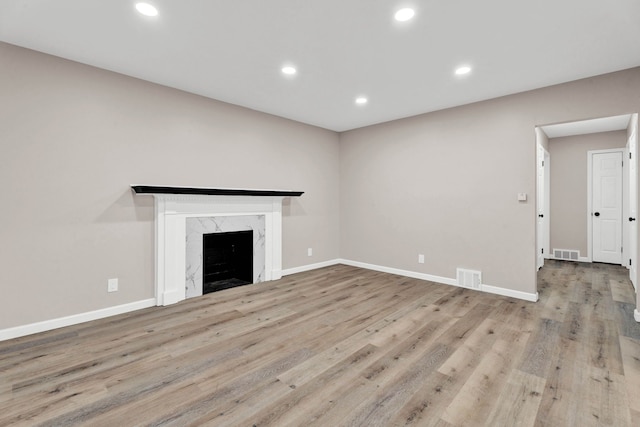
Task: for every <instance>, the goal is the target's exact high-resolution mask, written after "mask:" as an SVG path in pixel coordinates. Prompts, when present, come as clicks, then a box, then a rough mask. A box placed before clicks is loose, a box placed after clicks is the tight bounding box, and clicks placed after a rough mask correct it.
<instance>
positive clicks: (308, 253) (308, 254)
mask: <svg viewBox="0 0 640 427" xmlns="http://www.w3.org/2000/svg"><path fill="white" fill-rule="evenodd" d="M307 256H313V248H308V249H307Z"/></svg>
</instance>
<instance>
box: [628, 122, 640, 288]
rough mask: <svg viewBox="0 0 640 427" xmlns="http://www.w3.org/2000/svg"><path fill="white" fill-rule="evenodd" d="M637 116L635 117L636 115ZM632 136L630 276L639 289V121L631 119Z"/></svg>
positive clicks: (629, 145)
mask: <svg viewBox="0 0 640 427" xmlns="http://www.w3.org/2000/svg"><path fill="white" fill-rule="evenodd" d="M634 118H635V117H634ZM631 126H633V127H632V129H631V136H630V137H629V142H628V149H629V218H628V221H629V261H630V265H629V278H630V279H631V283H633V287H634V288H636V289H637V285H636V281H637V275H636V274H637V266H636V263H637V259H638V258H637V254H638V225H637V224H638V196H637V194H638V193H637V192H638V167H637V162H638V161H637V152H638V122H637V119H636V120H633V119H632V120H631Z"/></svg>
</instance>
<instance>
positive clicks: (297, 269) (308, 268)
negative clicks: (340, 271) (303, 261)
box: [282, 258, 340, 276]
mask: <svg viewBox="0 0 640 427" xmlns="http://www.w3.org/2000/svg"><path fill="white" fill-rule="evenodd" d="M338 264H340V259H337V258H336V259H331V260H329V261H322V262H316V263H314V264H307V265H302V266H300V267H293V268H286V269H284V270H282V275H283V276H289V275H291V274H296V273H302V272H305V271H311V270H317V269H318V268H323V267H331V266H332V265H338Z"/></svg>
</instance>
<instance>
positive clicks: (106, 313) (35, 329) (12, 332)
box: [0, 298, 156, 341]
mask: <svg viewBox="0 0 640 427" xmlns="http://www.w3.org/2000/svg"><path fill="white" fill-rule="evenodd" d="M155 305H156V300H155V298H150V299H146V300H142V301H136V302H131V303H128V304H122V305H116V306H115V307H108V308H103V309H100V310H95V311H89V312H86V313H80V314H74V315H71V316H66V317H59V318H57V319H52V320H45V321H43V322H37V323H31V324H28V325H22V326H16V327H14V328H8V329H2V330H0V341H4V340H9V339H12V338H18V337H23V336H26V335H31V334H37V333H39V332H44V331H50V330H52V329H58V328H62V327H64V326H71V325H77V324H79V323H83V322H89V321H91V320H97V319H103V318H105V317H110V316H115V315H117V314H123V313H128V312H130V311H135V310H140V309H143V308H148V307H153V306H155Z"/></svg>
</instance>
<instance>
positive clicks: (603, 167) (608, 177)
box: [591, 151, 622, 264]
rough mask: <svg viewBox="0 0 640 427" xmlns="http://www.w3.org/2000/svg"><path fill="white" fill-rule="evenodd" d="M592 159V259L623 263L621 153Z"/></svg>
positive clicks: (601, 155)
mask: <svg viewBox="0 0 640 427" xmlns="http://www.w3.org/2000/svg"><path fill="white" fill-rule="evenodd" d="M591 159H592V187H591V189H592V197H591V215H592V227H593V228H592V235H593V261H595V262H607V263H611V264H622V152H620V151H617V152H610V153H592V154H591Z"/></svg>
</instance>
